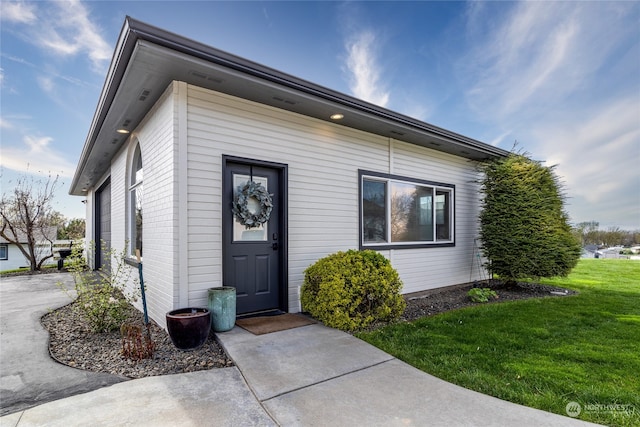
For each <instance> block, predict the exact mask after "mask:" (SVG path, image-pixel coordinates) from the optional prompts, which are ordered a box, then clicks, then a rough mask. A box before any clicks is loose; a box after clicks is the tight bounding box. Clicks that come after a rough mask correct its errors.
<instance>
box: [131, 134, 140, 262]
mask: <svg viewBox="0 0 640 427" xmlns="http://www.w3.org/2000/svg"><path fill="white" fill-rule="evenodd" d="M143 175H144V174H143V168H142V153H141V152H140V144H138V145H136V149H135V152H134V153H133V159H132V162H131V170H130V174H129V215H128V220H129V245H130V247H131V252H130V255H131V256H134V257H135V255H136V250H139V251H140V256H142V206H143V203H142V201H143V196H144V187H143Z"/></svg>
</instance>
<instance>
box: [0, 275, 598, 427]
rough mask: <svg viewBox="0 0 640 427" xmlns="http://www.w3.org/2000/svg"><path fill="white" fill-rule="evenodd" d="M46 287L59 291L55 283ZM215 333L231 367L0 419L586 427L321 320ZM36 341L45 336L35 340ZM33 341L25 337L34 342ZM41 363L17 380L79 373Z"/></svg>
mask: <svg viewBox="0 0 640 427" xmlns="http://www.w3.org/2000/svg"><path fill="white" fill-rule="evenodd" d="M54 277H55V276H54ZM10 280H13V279H10ZM4 287H5V280H4V279H3V283H2V288H3V293H2V303H3V305H2V313H1V315H2V336H3V344H4V342H5V341H4V335H5V332H6V329H7V327H8V326H9V325H8V324H5V320H6V319H5V312H4V308H5V304H4V303H5V293H4ZM58 292H59V291H58ZM49 293H50V296H51V297H52V298H53V297H54V294H55V290H54V289H50V290H49ZM25 299H29V300H31V299H30V298H25ZM14 302H15V300H14ZM9 306H10V304H9ZM23 310H26V309H23ZM30 318H31V321H32V323H33V325H32V328H33V329H37V326H39V322H38V319H39V315H38V314H37V313H36V314H31V317H30ZM44 335H45V336H46V333H45V334H44ZM218 338H219V340H220V341H221V342H222V344H223V346H224V347H225V349H226V350H227V352H228V354H229V355H230V356H231V358H232V359H233V360H234V361H235V363H236V366H235V367H231V368H223V369H212V370H210V371H200V372H192V373H187V374H179V375H167V376H161V377H149V378H143V379H139V380H130V381H126V382H120V383H117V384H113V385H110V386H109V387H101V386H102V385H105V384H104V383H100V382H98V383H97V384H95V386H96V388H97V389H96V390H94V391H91V392H88V393H82V394H78V395H75V396H72V397H66V398H63V399H60V400H56V401H51V402H48V403H43V404H41V405H39V406H36V407H33V408H30V409H27V410H21V409H20V410H17V411H16V412H13V413H11V414H9V415H6V416H4V417H2V418H0V426H2V427H4V426H12V427H13V426H20V427H24V426H42V425H47V426H58V425H59V426H65V427H66V426H85V425H92V426H114V425H134V424H135V425H144V426H148V425H149V426H151V425H152V426H165V425H166V426H203V425H206V426H277V425H282V426H364V425H366V426H378V425H379V426H396V425H397V426H426V425H429V426H513V425H518V426H519V427H522V426H536V427H539V426H585V425H588V424H586V423H583V422H581V421H578V420H575V419H572V418H569V417H562V416H559V415H554V414H550V413H547V412H543V411H539V410H535V409H531V408H527V407H524V406H520V405H515V404H512V403H508V402H505V401H502V400H499V399H495V398H492V397H489V396H486V395H483V394H479V393H476V392H473V391H469V390H467V389H464V388H461V387H458V386H455V385H452V384H449V383H447V382H444V381H442V380H439V379H437V378H435V377H433V376H431V375H428V374H425V373H424V372H422V371H419V370H417V369H415V368H413V367H411V366H409V365H407V364H405V363H403V362H401V361H399V360H397V359H395V358H393V357H392V356H390V355H388V354H386V353H384V352H382V351H380V350H378V349H377V348H375V347H373V346H370V345H369V344H366V343H364V342H363V341H360V340H358V339H357V338H354V337H352V336H351V335H348V334H345V333H343V332H340V331H337V330H335V329H331V328H326V327H324V326H322V325H317V324H316V325H310V326H304V327H301V328H296V329H291V330H288V331H281V332H276V333H272V334H267V335H261V336H254V335H252V334H251V333H249V332H247V331H245V330H243V329H241V328H238V327H236V328H234V329H233V330H231V331H229V332H226V333H221V334H218ZM38 340H40V341H42V340H43V338H42V336H38V337H37V338H35V341H38ZM44 340H45V341H46V338H44ZM35 341H34V340H31V339H30V340H28V341H26V342H28V343H30V345H33V346H37V345H38V344H37V343H36V342H35ZM22 342H23V343H24V342H25V341H22ZM5 356H7V357H8V356H10V355H6V354H5V347H4V345H3V347H2V368H3V369H2V389H3V396H8V395H9V394H8V393H7V394H5V392H4V390H5V381H7V383H6V384H9V385H11V384H17V383H18V382H17V380H15V379H10V378H14V377H13V376H12V375H7V376H6V377H5V369H4V368H5V361H7V357H5ZM21 357H23V358H29V355H28V354H24V353H23V354H22V356H21ZM38 360H39V361H37V362H29V363H32V364H31V365H29V366H31V368H30V370H34V372H33V374H34V375H23V377H21V378H22V379H21V381H22V384H23V385H24V387H26V388H27V389H28V388H29V387H30V385H31V384H32V383H33V384H36V385H38V387H43V382H44V383H49V385H50V386H51V387H52V388H53V389H55V386H56V385H57V384H59V383H60V381H63V380H65V378H66V377H67V376H73V375H72V374H71V372H72V371H73V372H74V373H77V372H78V371H77V370H75V369H72V368H67V367H63V366H60V365H58V364H56V363H55V362H53V361H51V360H50V359H49V360H48V361H47V360H42V359H38ZM7 363H9V362H7ZM16 364H17V362H16ZM49 365H51V366H49ZM52 366H55V367H56V368H55V369H58V371H56V372H55V374H52V375H51V376H50V375H47V376H46V377H45V378H43V379H42V380H38V379H37V378H38V377H39V375H38V374H37V372H40V371H41V370H43V369H53V368H52ZM51 372H52V373H53V372H54V371H51ZM80 372H82V371H80ZM83 375H85V376H91V375H90V373H83ZM12 381H14V382H13V383H12ZM12 387H14V388H15V386H12ZM54 395H55V393H54ZM60 397H64V396H62V395H61V396H60ZM34 401H35V402H37V397H36V398H35V400H34ZM2 407H3V408H4V407H5V405H4V401H3V403H2ZM14 409H15V408H14Z"/></svg>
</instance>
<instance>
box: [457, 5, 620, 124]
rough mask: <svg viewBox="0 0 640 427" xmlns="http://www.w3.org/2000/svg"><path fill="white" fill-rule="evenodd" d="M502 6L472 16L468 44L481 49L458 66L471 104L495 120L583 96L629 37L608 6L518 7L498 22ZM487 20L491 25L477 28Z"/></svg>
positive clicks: (611, 7) (473, 12)
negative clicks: (463, 73)
mask: <svg viewBox="0 0 640 427" xmlns="http://www.w3.org/2000/svg"><path fill="white" fill-rule="evenodd" d="M500 6H501V9H497V7H496V9H493V8H487V7H482V8H474V9H472V11H471V12H470V15H469V16H470V18H469V19H470V23H469V25H468V29H469V31H471V32H472V33H470V34H469V37H470V39H478V40H483V42H481V43H478V44H473V45H472V48H471V50H470V52H469V53H468V54H467V55H465V56H464V58H463V60H462V61H461V64H460V66H461V67H463V68H464V69H465V70H466V79H467V81H466V85H467V94H466V96H467V100H468V102H469V104H470V105H471V106H472V108H473V109H474V110H475V111H476V112H477V113H478V114H480V115H482V116H483V117H486V118H489V119H493V120H502V119H505V118H509V117H510V116H511V115H513V114H519V113H522V111H523V110H526V111H529V110H531V109H535V108H544V107H545V106H546V108H548V106H549V105H552V104H553V103H555V102H558V101H561V100H563V99H564V98H565V97H567V96H569V95H570V94H572V93H574V92H576V91H578V90H582V89H583V87H584V84H585V81H587V80H588V79H590V78H592V77H593V75H594V73H595V72H596V71H597V70H599V69H600V68H601V67H602V66H603V65H604V64H606V63H607V60H608V57H609V55H610V54H611V53H612V51H614V50H615V49H616V48H618V47H619V41H620V40H621V39H623V38H624V37H626V36H627V34H628V31H629V30H628V29H624V28H616V27H617V26H619V22H616V20H617V19H619V17H618V13H614V12H615V10H614V6H610V5H608V4H606V3H597V4H596V3H594V4H591V3H590V4H580V3H575V2H519V3H515V5H514V6H513V7H512V8H511V9H508V10H507V12H506V13H501V14H496V13H495V12H496V11H497V10H500V11H502V10H504V7H502V6H503V5H502V4H501V5H500ZM482 18H484V19H485V20H486V22H487V24H486V26H485V27H483V28H479V26H480V24H479V22H480V21H481V19H482Z"/></svg>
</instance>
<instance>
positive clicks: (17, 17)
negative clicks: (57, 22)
mask: <svg viewBox="0 0 640 427" xmlns="http://www.w3.org/2000/svg"><path fill="white" fill-rule="evenodd" d="M0 7H1V10H2V13H0V16H2V20H3V21H10V22H19V23H30V22H33V21H35V20H36V15H35V13H34V9H35V5H34V4H32V3H27V2H24V1H17V2H2V5H1V6H0Z"/></svg>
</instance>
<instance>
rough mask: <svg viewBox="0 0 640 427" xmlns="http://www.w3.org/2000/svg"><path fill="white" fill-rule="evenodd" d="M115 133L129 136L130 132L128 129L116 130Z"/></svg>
mask: <svg viewBox="0 0 640 427" xmlns="http://www.w3.org/2000/svg"><path fill="white" fill-rule="evenodd" d="M116 132H118V133H121V134H123V135H127V134H129V133H130V132H131V131H129V130H128V129H118V130H116Z"/></svg>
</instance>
